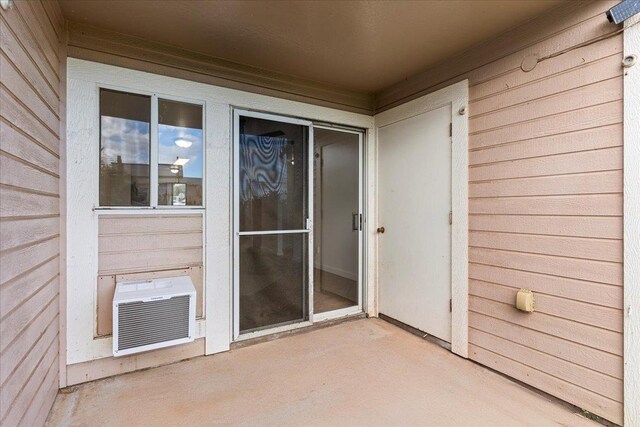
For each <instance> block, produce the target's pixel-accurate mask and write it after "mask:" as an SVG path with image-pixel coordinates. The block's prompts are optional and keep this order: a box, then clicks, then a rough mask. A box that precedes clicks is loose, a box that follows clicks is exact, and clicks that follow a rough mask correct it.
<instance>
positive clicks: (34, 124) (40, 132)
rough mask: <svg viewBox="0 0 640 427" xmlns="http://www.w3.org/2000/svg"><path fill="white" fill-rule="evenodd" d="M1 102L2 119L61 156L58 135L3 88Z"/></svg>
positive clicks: (0, 94) (0, 89)
mask: <svg viewBox="0 0 640 427" xmlns="http://www.w3.org/2000/svg"><path fill="white" fill-rule="evenodd" d="M0 102H1V103H2V107H3V108H2V117H4V118H5V119H6V120H7V121H8V122H9V123H11V124H12V125H13V126H15V127H17V128H19V129H20V130H21V131H22V132H23V133H25V134H26V135H28V136H29V137H30V138H32V139H33V140H34V141H37V142H38V143H39V144H40V145H42V146H43V147H45V148H46V149H47V150H49V151H51V152H52V153H55V154H56V155H58V154H59V152H60V151H59V145H60V143H59V140H58V135H57V134H55V133H53V132H51V130H50V129H48V128H47V127H46V126H44V125H43V124H42V123H41V122H39V121H38V120H36V116H35V114H34V113H33V112H32V111H31V110H28V109H25V107H23V106H22V105H20V104H19V103H18V101H16V100H15V98H14V97H13V96H12V95H11V94H10V93H8V92H7V91H6V90H5V89H4V88H3V87H0Z"/></svg>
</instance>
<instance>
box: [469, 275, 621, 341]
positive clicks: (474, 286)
mask: <svg viewBox="0 0 640 427" xmlns="http://www.w3.org/2000/svg"><path fill="white" fill-rule="evenodd" d="M518 290H519V288H518V287H511V286H504V285H496V284H493V283H488V282H481V281H478V280H474V279H471V280H469V293H470V294H471V295H475V296H478V297H482V298H485V299H490V300H492V301H497V302H501V303H504V304H508V305H513V306H515V302H516V294H517V292H518ZM535 310H536V312H539V313H545V314H549V315H551V316H556V317H560V318H562V319H567V320H572V321H575V322H580V323H584V324H586V325H591V326H595V327H597V328H601V329H607V330H609V331H613V332H618V333H622V310H619V309H615V308H609V307H602V306H599V305H594V304H589V303H584V302H580V301H573V300H570V299H566V298H559V297H555V296H552V295H546V294H543V293H540V292H537V293H535Z"/></svg>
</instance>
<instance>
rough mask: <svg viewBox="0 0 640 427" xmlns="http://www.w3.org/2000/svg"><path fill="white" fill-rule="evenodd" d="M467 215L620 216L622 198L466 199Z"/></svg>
mask: <svg viewBox="0 0 640 427" xmlns="http://www.w3.org/2000/svg"><path fill="white" fill-rule="evenodd" d="M469 213H471V214H493V215H503V214H504V215H571V216H574V215H588V216H620V215H622V194H587V195H578V196H539V197H535V196H527V197H501V198H495V199H491V198H487V199H470V200H469Z"/></svg>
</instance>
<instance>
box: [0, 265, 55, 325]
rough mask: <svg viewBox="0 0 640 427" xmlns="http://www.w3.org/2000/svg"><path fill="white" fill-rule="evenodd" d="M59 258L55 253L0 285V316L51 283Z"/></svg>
mask: <svg viewBox="0 0 640 427" xmlns="http://www.w3.org/2000/svg"><path fill="white" fill-rule="evenodd" d="M59 263H60V260H59V258H58V255H55V256H54V257H52V258H51V259H49V260H48V261H45V262H44V263H42V264H39V265H36V266H34V267H33V268H31V269H30V270H29V271H28V272H26V273H25V274H23V275H20V276H18V277H16V278H14V279H13V280H12V281H11V282H8V283H4V284H2V286H0V317H4V316H5V315H6V314H7V313H9V312H10V311H11V310H14V309H15V308H16V307H18V306H19V305H20V304H22V302H23V301H24V300H26V299H27V298H29V297H30V296H31V295H33V294H34V293H35V292H36V291H37V290H38V289H39V288H41V287H42V286H45V285H46V284H51V285H53V284H54V283H53V282H54V279H56V278H57V277H58V274H59Z"/></svg>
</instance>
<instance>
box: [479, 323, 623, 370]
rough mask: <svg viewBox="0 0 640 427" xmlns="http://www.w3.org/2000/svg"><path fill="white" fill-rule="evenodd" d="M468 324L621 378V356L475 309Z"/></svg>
mask: <svg viewBox="0 0 640 427" xmlns="http://www.w3.org/2000/svg"><path fill="white" fill-rule="evenodd" d="M469 326H471V327H472V328H474V329H477V330H480V331H484V332H488V333H491V334H494V335H498V336H500V337H502V338H504V339H506V340H509V341H512V342H514V343H517V344H521V345H524V346H526V347H529V348H532V349H535V350H538V351H541V352H543V353H546V354H549V355H551V356H555V357H557V358H560V359H562V360H566V361H567V362H571V363H575V364H577V365H580V366H583V367H585V368H588V369H591V370H593V371H596V372H600V373H603V374H605V375H609V376H611V377H613V378H616V379H619V380H622V377H623V362H622V357H621V356H617V355H614V354H610V353H607V352H604V351H601V350H596V349H594V348H591V347H587V346H584V345H581V344H577V343H574V342H571V341H567V340H564V339H561V338H557V337H554V336H551V335H547V334H544V333H542V332H538V331H535V330H533V329H528V328H523V327H522V326H519V325H516V324H514V323H509V322H505V321H504V320H501V319H496V318H493V317H489V316H485V315H483V314H479V313H474V312H471V313H469Z"/></svg>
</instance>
